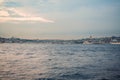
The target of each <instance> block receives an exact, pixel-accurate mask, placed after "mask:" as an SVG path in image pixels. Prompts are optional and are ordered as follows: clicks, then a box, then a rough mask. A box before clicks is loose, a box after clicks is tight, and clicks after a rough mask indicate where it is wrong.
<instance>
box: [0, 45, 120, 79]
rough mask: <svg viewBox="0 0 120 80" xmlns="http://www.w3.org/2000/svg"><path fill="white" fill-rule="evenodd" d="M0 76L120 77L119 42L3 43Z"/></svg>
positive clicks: (1, 77) (25, 77)
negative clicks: (87, 43) (86, 43)
mask: <svg viewBox="0 0 120 80" xmlns="http://www.w3.org/2000/svg"><path fill="white" fill-rule="evenodd" d="M0 80H120V45H117V44H116V45H115V44H89V45H85V44H50V43H21V44H20V43H0Z"/></svg>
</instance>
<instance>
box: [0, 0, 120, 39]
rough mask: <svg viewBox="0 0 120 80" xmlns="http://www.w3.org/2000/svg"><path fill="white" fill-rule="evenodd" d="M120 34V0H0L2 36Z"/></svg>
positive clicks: (50, 36) (54, 37)
mask: <svg viewBox="0 0 120 80" xmlns="http://www.w3.org/2000/svg"><path fill="white" fill-rule="evenodd" d="M90 35H93V36H113V35H117V36H119V35H120V0H0V37H12V36H14V37H18V38H31V39H76V38H81V37H85V36H90Z"/></svg>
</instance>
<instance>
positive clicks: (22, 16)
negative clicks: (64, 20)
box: [0, 8, 54, 23]
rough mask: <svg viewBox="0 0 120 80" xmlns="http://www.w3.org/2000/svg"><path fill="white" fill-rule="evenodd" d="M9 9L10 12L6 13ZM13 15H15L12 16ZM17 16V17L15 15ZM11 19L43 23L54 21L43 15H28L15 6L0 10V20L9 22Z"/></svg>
mask: <svg viewBox="0 0 120 80" xmlns="http://www.w3.org/2000/svg"><path fill="white" fill-rule="evenodd" d="M8 11H11V12H12V13H8ZM13 15H15V16H14V17H13ZM17 16H19V17H17ZM11 21H31V22H32V21H33V22H44V23H54V21H53V20H49V19H46V18H43V17H39V16H35V15H30V14H28V13H25V12H24V11H20V10H17V9H15V8H7V9H5V10H1V11H0V22H11Z"/></svg>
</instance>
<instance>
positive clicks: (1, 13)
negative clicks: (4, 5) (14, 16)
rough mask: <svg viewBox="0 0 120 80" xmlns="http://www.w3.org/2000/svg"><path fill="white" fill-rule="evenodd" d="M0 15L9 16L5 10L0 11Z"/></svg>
mask: <svg viewBox="0 0 120 80" xmlns="http://www.w3.org/2000/svg"><path fill="white" fill-rule="evenodd" d="M0 16H9V13H8V12H7V11H0Z"/></svg>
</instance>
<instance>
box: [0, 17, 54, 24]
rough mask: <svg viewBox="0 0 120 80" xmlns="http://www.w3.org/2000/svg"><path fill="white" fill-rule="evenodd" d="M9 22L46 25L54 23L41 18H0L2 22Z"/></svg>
mask: <svg viewBox="0 0 120 80" xmlns="http://www.w3.org/2000/svg"><path fill="white" fill-rule="evenodd" d="M8 21H37V22H46V23H48V22H49V23H54V21H52V20H48V19H44V18H41V17H20V18H18V17H14V18H13V17H0V22H8Z"/></svg>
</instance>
